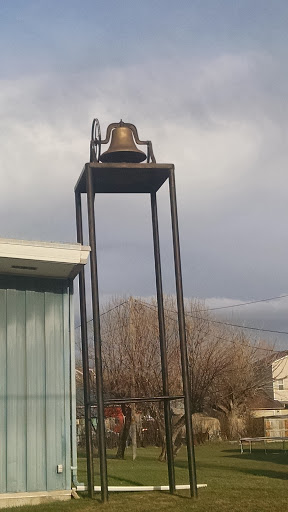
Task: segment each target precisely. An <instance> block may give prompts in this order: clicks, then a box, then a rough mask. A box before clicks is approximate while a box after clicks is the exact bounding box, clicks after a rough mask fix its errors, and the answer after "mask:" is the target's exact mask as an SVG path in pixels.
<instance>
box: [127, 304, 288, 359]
mask: <svg viewBox="0 0 288 512" xmlns="http://www.w3.org/2000/svg"><path fill="white" fill-rule="evenodd" d="M136 300H137V302H139V303H140V304H142V305H143V306H145V307H147V308H149V309H151V311H154V312H155V311H156V310H155V309H152V307H154V308H155V307H157V306H154V304H148V303H147V302H143V301H140V300H138V299H136ZM164 309H165V310H166V311H169V312H170V313H175V314H176V313H177V311H173V310H171V309H170V310H169V309H167V308H164ZM187 314H188V313H185V315H187ZM189 316H190V315H189ZM169 318H170V319H171V320H174V321H175V322H176V321H177V320H176V318H173V317H171V316H169ZM196 318H197V317H196ZM198 318H199V317H198ZM201 320H205V321H207V322H210V321H212V320H209V319H206V318H201ZM217 323H219V324H222V323H224V322H217ZM228 325H231V324H228ZM186 330H187V328H186ZM287 334H288V333H287ZM213 337H214V338H216V339H218V340H220V341H227V342H228V343H233V344H234V345H243V346H247V345H244V343H239V342H237V343H236V342H235V341H233V340H228V339H227V338H223V337H222V336H221V337H220V336H216V335H214V334H213ZM251 348H254V349H255V350H262V351H264V352H273V353H274V354H277V353H279V352H283V350H274V349H272V348H265V347H257V346H256V345H251Z"/></svg>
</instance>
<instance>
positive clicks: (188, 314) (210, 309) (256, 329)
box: [75, 294, 288, 335]
mask: <svg viewBox="0 0 288 512" xmlns="http://www.w3.org/2000/svg"><path fill="white" fill-rule="evenodd" d="M285 297H288V294H287V295H279V296H278V297H270V298H267V299H260V300H257V301H250V302H245V303H239V304H235V305H234V306H223V307H219V308H207V309H202V310H199V311H200V312H201V311H213V310H215V309H226V308H230V307H231V308H232V307H238V306H244V305H247V304H256V303H258V302H267V301H269V300H276V299H281V298H285ZM135 300H137V302H139V303H140V304H143V305H144V306H148V303H147V302H144V301H140V300H139V299H135ZM126 303H128V300H125V301H123V302H121V303H120V304H117V305H116V306H114V307H113V308H110V309H108V310H107V311H104V312H103V313H101V315H100V316H103V315H106V314H107V313H110V312H111V311H113V310H114V309H117V308H119V307H120V306H123V305H124V304H126ZM151 306H153V307H156V308H157V306H156V305H155V306H154V305H153V304H151ZM164 309H165V310H166V311H170V313H174V314H177V311H175V310H171V309H168V308H164ZM185 315H186V316H190V317H191V318H195V319H197V320H204V321H206V322H211V323H214V324H220V325H227V326H230V327H237V328H239V329H248V330H250V331H258V332H268V333H271V334H287V335H288V331H278V330H273V329H261V328H260V327H254V326H252V327H248V326H247V325H239V324H232V323H229V322H224V321H221V320H212V319H210V318H203V317H201V316H197V315H193V314H191V313H185ZM90 322H93V318H91V319H90V320H88V321H87V324H88V323H90ZM79 327H81V324H80V325H77V326H76V327H75V330H76V329H79Z"/></svg>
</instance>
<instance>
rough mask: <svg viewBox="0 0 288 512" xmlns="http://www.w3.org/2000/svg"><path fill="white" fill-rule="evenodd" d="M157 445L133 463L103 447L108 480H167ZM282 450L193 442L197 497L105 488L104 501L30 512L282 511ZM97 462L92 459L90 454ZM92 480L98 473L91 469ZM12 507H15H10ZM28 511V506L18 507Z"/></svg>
mask: <svg viewBox="0 0 288 512" xmlns="http://www.w3.org/2000/svg"><path fill="white" fill-rule="evenodd" d="M158 454H159V449H157V448H140V449H138V454H137V459H136V460H135V461H134V462H133V461H132V458H131V452H130V451H129V450H128V451H127V456H126V460H124V461H121V460H117V459H115V458H114V455H113V453H112V452H109V458H108V474H109V484H110V485H141V484H142V485H159V484H167V483H168V479H167V469H166V464H164V463H161V462H158V460H157V455H158ZM287 461H288V454H286V453H284V452H281V447H280V445H279V446H278V445H276V444H271V445H270V446H269V450H268V453H267V455H265V453H264V450H263V449H261V448H259V447H257V449H255V450H254V449H253V452H252V454H251V455H250V454H248V453H244V454H243V455H241V454H240V450H239V447H238V445H237V444H229V443H221V444H206V445H202V446H198V447H196V463H197V480H198V483H207V484H208V487H207V488H203V489H199V497H198V499H197V500H193V499H192V500H191V499H190V498H189V494H188V492H186V491H181V492H178V493H177V495H176V496H170V495H169V493H167V492H163V491H161V492H157V491H154V492H151V493H150V492H149V493H147V492H143V493H110V496H109V502H108V503H107V504H101V503H100V502H99V496H98V495H97V497H96V500H95V501H91V500H89V499H87V498H86V497H85V496H82V497H81V499H80V500H72V501H71V502H69V503H63V504H61V503H59V504H57V503H55V504H51V505H45V506H36V507H33V510H34V511H35V512H38V511H39V512H48V511H51V512H52V511H58V512H62V511H63V512H64V511H65V512H68V510H69V511H70V510H71V511H72V512H73V511H74V510H75V511H85V512H86V511H87V512H88V511H89V512H90V511H92V510H98V512H104V511H107V512H108V511H109V512H116V511H117V512H122V511H123V512H124V511H125V512H130V511H131V512H146V511H147V512H148V511H149V512H156V511H157V512H159V511H161V512H162V511H165V512H166V511H170V510H171V511H173V512H180V511H181V512H186V511H187V512H188V510H189V511H195V512H210V510H211V512H212V511H213V512H220V511H221V512H228V511H229V512H232V511H235V512H256V511H257V512H266V511H267V512H268V511H269V512H271V511H272V512H278V511H279V512H280V511H281V512H285V511H286V510H288V481H287V480H288V475H287ZM95 466H97V467H98V460H97V459H95ZM175 466H176V468H175V469H176V483H177V484H181V483H188V476H187V469H186V462H185V449H182V451H181V452H180V454H179V455H178V456H177V458H176V461H175ZM95 475H96V478H95V484H97V485H99V474H98V472H97V468H96V470H95ZM85 480H86V475H85V459H83V458H80V459H79V481H81V482H83V481H85ZM10 510H11V512H12V511H14V512H16V511H17V512H18V511H19V509H16V508H13V509H10ZM21 511H22V512H28V511H29V512H31V507H23V508H21Z"/></svg>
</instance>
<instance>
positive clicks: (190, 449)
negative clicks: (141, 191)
mask: <svg viewBox="0 0 288 512" xmlns="http://www.w3.org/2000/svg"><path fill="white" fill-rule="evenodd" d="M169 190H170V206H171V222H172V234H173V249H174V265H175V279H176V294H177V307H178V324H179V339H180V351H181V364H182V380H183V394H184V406H185V425H186V442H187V456H188V469H189V482H190V493H191V496H194V497H197V481H196V464H195V453H194V444H193V430H192V408H191V389H190V382H189V365H188V354H187V342H186V331H185V314H184V299H183V285H182V272H181V258H180V243H179V229H178V215H177V202H176V187H175V176H174V169H173V170H170V175H169Z"/></svg>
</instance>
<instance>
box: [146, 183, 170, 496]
mask: <svg viewBox="0 0 288 512" xmlns="http://www.w3.org/2000/svg"><path fill="white" fill-rule="evenodd" d="M151 213H152V227H153V242H154V260H155V276H156V289H157V303H158V322H159V340H160V351H161V369H162V382H163V395H164V396H169V382H168V363H167V350H166V332H165V320H164V304H163V288H162V273H161V258H160V242H159V227H158V214H157V199H156V193H155V192H153V193H152V194H151ZM164 418H165V433H166V450H167V463H168V476H169V490H170V493H171V494H173V493H174V492H175V469H174V456H173V443H172V427H171V411H170V401H169V400H164Z"/></svg>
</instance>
